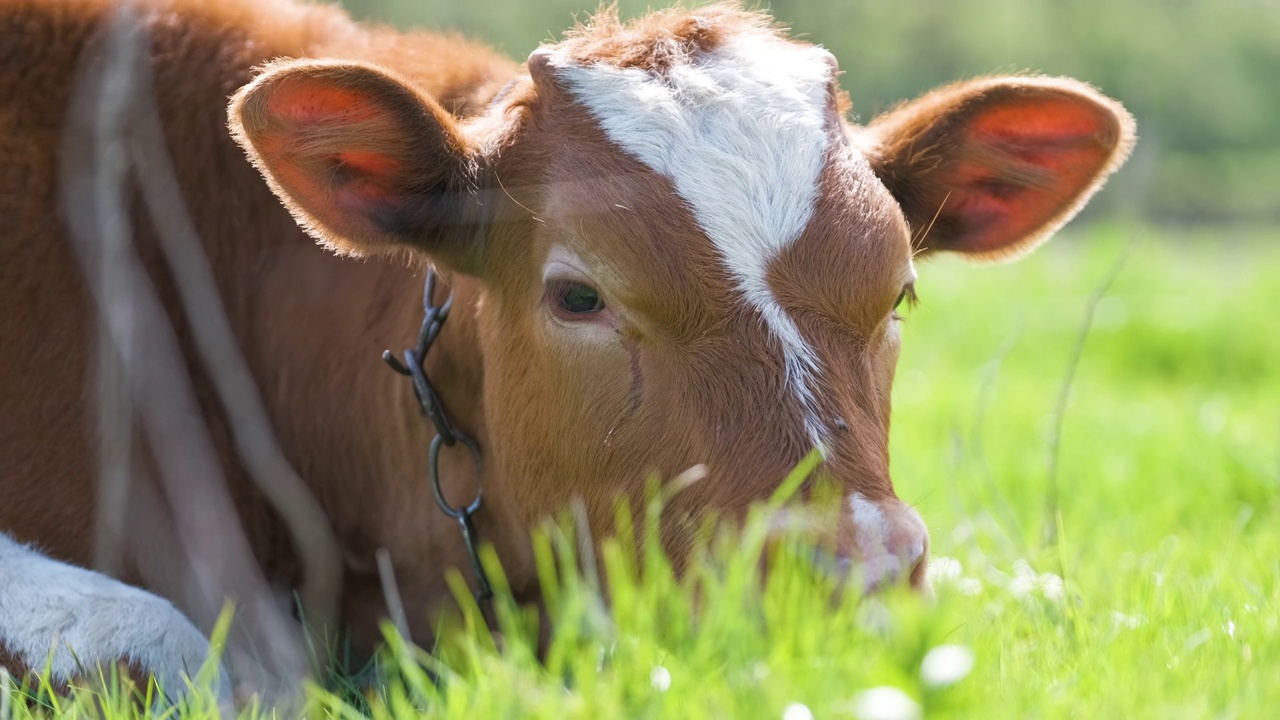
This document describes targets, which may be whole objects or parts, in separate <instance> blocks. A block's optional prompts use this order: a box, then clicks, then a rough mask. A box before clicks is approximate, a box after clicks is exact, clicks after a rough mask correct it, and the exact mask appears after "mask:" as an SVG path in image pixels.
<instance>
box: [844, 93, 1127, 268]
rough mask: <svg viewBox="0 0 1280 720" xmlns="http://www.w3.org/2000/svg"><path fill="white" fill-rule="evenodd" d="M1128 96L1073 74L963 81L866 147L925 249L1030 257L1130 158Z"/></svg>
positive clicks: (891, 121)
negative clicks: (1118, 97) (1105, 91)
mask: <svg viewBox="0 0 1280 720" xmlns="http://www.w3.org/2000/svg"><path fill="white" fill-rule="evenodd" d="M1135 127H1136V126H1135V123H1134V120H1133V117H1132V116H1131V115H1129V113H1128V112H1126V111H1125V109H1124V108H1123V107H1122V106H1121V105H1120V103H1118V102H1116V101H1114V100H1112V99H1110V98H1108V97H1106V96H1104V95H1102V94H1100V93H1098V92H1097V91H1096V90H1094V89H1093V88H1091V87H1089V86H1088V85H1086V84H1084V83H1081V82H1078V81H1076V80H1070V79H1065V78H1045V77H1007V78H987V79H983V80H974V81H970V82H963V83H958V84H956V85H952V86H949V87H944V88H941V89H939V90H935V91H933V92H932V93H929V94H927V95H925V96H924V97H921V98H919V99H917V100H914V101H912V102H909V103H906V104H904V105H902V106H900V107H899V108H897V109H895V110H892V111H890V112H888V113H886V114H885V115H882V116H880V117H878V118H876V119H875V120H873V121H872V122H871V124H870V125H868V126H867V128H866V133H867V136H866V137H865V138H864V140H865V141H866V144H865V148H866V150H867V151H868V155H869V157H870V160H871V164H872V167H873V169H874V170H875V172H876V174H877V175H878V176H879V177H880V179H881V181H882V182H884V184H885V185H886V186H888V188H889V190H890V192H892V193H893V195H894V197H896V198H897V200H898V203H899V204H900V205H901V206H902V210H903V212H904V213H905V214H906V217H907V222H908V223H909V224H910V225H911V229H912V232H913V235H914V238H913V239H914V240H915V242H916V245H917V249H918V250H920V251H921V252H931V251H935V250H950V251H954V252H959V253H962V254H965V255H967V256H970V257H972V258H975V259H984V260H986V259H998V258H1006V257H1013V256H1017V255H1021V254H1024V253H1026V252H1028V251H1030V250H1031V249H1032V248H1034V247H1035V246H1036V245H1038V244H1040V243H1041V242H1043V241H1045V240H1047V239H1048V238H1049V237H1050V236H1051V235H1052V234H1053V233H1054V231H1056V230H1057V229H1058V228H1059V227H1061V226H1062V225H1063V224H1064V223H1066V222H1067V221H1068V220H1070V219H1071V218H1072V217H1073V216H1075V214H1076V213H1077V212H1079V210H1080V208H1082V207H1083V206H1084V204H1085V203H1086V202H1088V200H1089V198H1090V197H1091V196H1092V195H1093V193H1094V192H1096V191H1097V190H1098V188H1100V187H1102V184H1103V182H1104V181H1105V180H1106V178H1107V176H1108V175H1110V174H1111V173H1112V172H1114V171H1115V170H1116V169H1117V168H1118V167H1120V165H1122V164H1123V163H1124V161H1125V158H1127V157H1128V156H1129V151H1130V150H1131V149H1132V148H1133V144H1134V137H1135V135H1134V133H1135Z"/></svg>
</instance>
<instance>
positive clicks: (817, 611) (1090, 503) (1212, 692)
mask: <svg viewBox="0 0 1280 720" xmlns="http://www.w3.org/2000/svg"><path fill="white" fill-rule="evenodd" d="M1134 237H1135V234H1134V232H1133V231H1129V230H1106V229H1095V230H1092V231H1090V232H1088V233H1087V234H1069V235H1064V236H1062V237H1060V238H1058V239H1057V240H1056V241H1055V242H1054V243H1053V244H1052V245H1050V246H1048V247H1046V248H1044V249H1042V250H1041V251H1039V252H1037V253H1036V254H1035V255H1033V256H1032V257H1030V258H1027V259H1024V260H1022V261H1020V262H1017V263H1012V264H1005V265H996V266H986V267H980V266H970V265H966V264H963V263H960V262H957V261H953V260H950V259H946V258H940V259H937V260H932V261H929V262H927V263H921V268H920V275H921V280H920V283H919V291H920V295H921V298H922V302H921V304H920V306H919V307H918V308H916V309H914V310H912V311H910V314H909V317H908V319H907V328H906V340H905V348H904V352H903V357H902V361H901V364H900V366H899V374H898V381H897V386H896V390H895V412H894V427H893V435H892V444H893V447H892V457H893V470H894V477H895V479H896V483H897V487H898V493H899V495H900V496H902V497H903V498H904V499H906V500H908V501H911V502H913V503H915V504H916V505H917V506H918V507H919V508H920V510H921V512H922V514H923V515H924V517H925V518H926V520H927V521H928V522H929V525H930V529H931V531H932V534H933V553H934V556H935V557H936V558H947V559H946V560H939V561H937V562H936V563H935V567H936V568H937V569H938V573H936V579H935V584H936V597H935V598H934V599H932V600H922V599H920V598H917V597H913V596H910V595H906V594H900V593H892V594H888V595H885V596H882V597H879V598H876V599H873V600H859V599H857V598H854V597H848V596H846V597H844V598H841V599H839V600H838V601H835V602H832V599H831V595H832V588H831V587H829V586H827V585H825V584H824V582H823V580H822V579H821V578H818V577H815V576H814V575H813V574H812V573H811V572H810V571H809V569H808V567H807V565H806V563H804V562H802V561H794V560H790V559H789V558H793V557H798V556H800V555H801V554H802V552H801V551H800V550H799V549H798V548H796V547H795V546H794V544H793V543H785V544H783V545H782V546H779V547H777V548H775V549H774V550H773V552H774V553H775V554H776V558H775V561H774V562H773V563H772V567H774V568H775V571H774V572H773V573H772V574H771V575H770V577H769V578H768V580H767V581H766V583H765V585H764V587H763V589H761V588H760V585H759V583H758V581H757V580H756V579H755V578H754V576H753V568H754V567H755V566H756V562H755V560H756V557H758V552H760V551H759V548H760V547H761V546H762V541H761V538H760V537H759V533H755V534H752V533H750V532H749V533H748V537H747V539H745V540H741V541H734V542H729V541H726V540H725V539H723V538H722V539H720V540H719V541H718V542H712V543H710V546H711V549H710V550H709V551H708V553H707V557H706V559H705V560H704V561H702V562H699V563H697V565H696V568H695V570H694V571H693V572H692V573H691V576H690V577H689V578H688V580H687V582H686V583H685V584H683V585H681V584H679V583H677V582H676V581H675V580H674V579H673V578H672V575H671V573H670V571H669V569H668V568H667V567H666V565H665V561H664V560H663V558H662V557H661V556H660V555H659V554H657V553H654V552H646V553H642V556H643V559H642V561H641V564H642V566H643V570H644V571H643V573H640V575H642V576H643V580H638V579H637V573H636V572H635V569H634V568H633V567H632V564H631V563H629V562H628V561H627V558H628V556H629V551H628V550H627V549H626V548H624V547H621V546H619V545H618V544H616V543H606V544H605V546H604V547H603V548H602V550H601V552H602V556H603V558H604V560H605V563H606V565H607V566H608V567H609V568H610V572H608V573H607V574H606V578H607V579H605V580H602V581H600V582H603V583H606V584H607V586H608V593H609V595H610V597H611V599H612V603H611V605H610V606H609V607H606V606H605V605H603V604H602V603H601V602H600V601H599V600H598V599H597V595H596V593H595V592H594V591H593V590H592V586H593V581H592V580H591V579H589V578H582V577H580V576H579V575H577V574H576V573H572V572H566V571H565V568H564V566H558V565H557V563H556V562H555V561H553V560H552V557H553V556H554V555H555V553H553V551H552V548H554V547H559V548H560V550H561V551H562V552H561V554H567V549H568V548H569V547H570V544H569V543H568V541H567V540H565V539H564V538H563V537H561V536H559V535H555V534H553V535H549V536H547V537H546V538H544V539H543V541H542V545H541V546H540V554H541V556H542V558H543V570H544V577H545V578H547V581H548V584H549V586H550V587H552V588H554V590H553V592H552V593H551V595H550V601H551V602H550V604H551V607H552V612H553V615H555V616H556V617H557V618H558V622H557V632H556V634H555V636H554V639H553V640H552V641H551V645H550V650H549V652H548V654H547V660H546V662H545V663H544V662H539V661H538V660H537V659H536V658H535V654H534V653H533V651H532V650H531V647H532V646H533V645H534V643H533V640H532V638H533V631H532V629H531V627H532V624H533V619H532V618H531V617H530V615H529V613H528V612H527V611H521V610H519V609H517V608H514V607H512V606H510V605H509V604H500V606H499V609H500V615H501V619H502V626H503V633H502V639H501V643H500V645H501V649H500V650H499V649H497V646H495V644H494V642H493V641H492V640H491V639H490V637H489V635H488V634H487V633H483V632H480V631H479V630H477V629H476V628H477V627H478V621H477V620H476V617H475V615H474V612H472V613H471V614H469V615H467V622H466V623H462V624H460V625H459V627H458V628H457V629H455V630H453V631H452V632H450V633H449V635H448V637H447V639H446V641H445V642H444V643H443V646H442V647H441V648H440V651H439V653H438V655H437V656H436V657H434V658H430V657H427V656H425V654H423V653H421V652H418V651H414V650H410V649H407V648H403V647H398V648H397V650H396V651H395V652H392V653H389V655H388V657H387V658H386V660H385V665H386V673H387V675H388V676H389V677H390V678H392V679H391V680H390V681H389V682H388V683H387V684H386V685H385V686H384V687H381V688H380V689H378V690H377V691H376V692H373V693H372V694H371V696H370V699H369V701H368V703H367V705H364V707H363V709H362V710H361V711H357V710H356V708H355V707H353V706H351V705H349V704H347V703H346V702H345V701H344V700H342V699H341V698H339V697H338V696H335V695H332V694H329V693H327V692H325V691H320V690H313V691H311V692H310V693H309V698H310V707H309V714H310V715H311V716H322V715H330V716H334V717H349V718H358V717H363V716H364V715H362V714H361V713H362V712H367V713H368V714H369V715H371V716H372V717H373V718H375V719H378V720H380V719H382V718H404V717H408V716H413V715H426V716H432V717H451V718H453V717H456V718H467V719H468V720H473V719H475V718H489V717H504V718H505V717H516V716H518V717H525V716H528V717H540V718H573V717H580V718H607V717H624V716H625V717H642V718H649V717H678V718H704V717H705V718H722V717H744V718H745V717H759V718H778V719H784V718H785V720H802V719H803V718H806V717H810V716H811V717H813V718H818V719H819V720H822V719H824V718H849V717H862V718H863V719H864V720H871V719H872V718H875V717H878V716H877V715H875V714H874V713H875V711H876V710H877V709H879V710H890V709H892V708H890V707H888V706H886V705H884V704H880V705H877V704H876V700H877V699H881V700H883V698H884V697H885V694H886V693H892V691H885V690H883V688H896V689H897V691H899V692H898V695H896V696H895V697H899V698H900V697H901V696H902V695H905V696H906V697H909V698H910V699H911V700H912V701H913V702H914V703H915V705H914V706H913V705H910V704H908V705H907V706H906V708H905V709H906V711H907V712H906V714H899V715H896V716H892V717H904V718H905V717H913V716H916V717H918V716H920V715H913V714H912V713H911V711H912V710H913V709H914V710H915V711H917V712H918V713H921V714H922V715H923V716H925V717H931V718H933V717H937V718H948V717H951V718H1014V717H1017V718H1022V717H1031V718H1080V717H1085V718H1091V717H1117V718H1119V717H1123V718H1135V717H1159V718H1178V717H1189V718H1206V717H1210V718H1236V717H1239V718H1256V717H1269V716H1273V715H1274V714H1275V708H1277V707H1280V682H1278V679H1280V582H1278V581H1280V522H1278V520H1280V518H1278V517H1277V515H1278V511H1280V492H1278V491H1280V402H1278V401H1280V319H1277V309H1278V308H1280V233H1276V232H1265V231H1258V232H1252V233H1250V232H1239V231H1232V232H1226V231H1223V232H1215V233H1210V232H1204V233H1196V234H1173V233H1169V232H1163V233H1161V232H1159V231H1148V230H1140V231H1136V245H1133V246H1132V247H1131V252H1130V254H1129V256H1128V260H1127V263H1126V264H1125V265H1124V267H1123V268H1122V269H1121V271H1120V273H1119V275H1118V276H1117V277H1116V279H1115V282H1114V283H1113V284H1112V285H1111V286H1110V289H1109V291H1108V292H1107V294H1106V295H1105V297H1104V298H1103V299H1102V300H1101V302H1099V303H1098V304H1097V305H1096V307H1094V308H1093V326H1092V329H1091V331H1090V333H1089V334H1088V336H1087V340H1086V342H1085V343H1084V345H1083V347H1082V348H1081V355H1080V361H1079V364H1078V367H1077V369H1076V372H1075V375H1074V382H1073V383H1072V385H1071V387H1070V394H1069V398H1068V402H1067V404H1066V407H1065V414H1063V415H1062V417H1061V420H1062V423H1061V428H1062V431H1061V435H1060V438H1059V443H1058V449H1059V455H1058V457H1059V462H1058V466H1057V471H1056V486H1057V493H1056V498H1057V501H1056V503H1055V502H1052V501H1051V500H1050V498H1052V497H1054V496H1055V495H1054V494H1053V493H1051V491H1050V470H1049V468H1050V464H1051V463H1050V456H1051V448H1052V447H1053V443H1054V438H1055V434H1054V428H1055V426H1056V423H1055V418H1056V413H1057V408H1058V407H1059V403H1060V393H1061V390H1062V384H1063V378H1064V377H1065V376H1066V374H1067V372H1068V366H1069V363H1070V359H1071V357H1072V354H1073V350H1074V348H1075V346H1076V342H1077V337H1078V334H1079V332H1080V328H1081V324H1082V322H1083V321H1084V320H1085V318H1086V316H1087V314H1088V312H1089V310H1090V304H1089V297H1090V294H1091V293H1093V292H1094V290H1095V288H1097V287H1098V286H1099V283H1100V282H1101V281H1102V280H1103V278H1104V277H1106V276H1107V274H1108V272H1109V270H1110V269H1111V268H1112V266H1113V263H1114V262H1115V260H1116V258H1117V257H1118V256H1119V255H1121V253H1122V252H1123V251H1124V250H1125V248H1126V247H1129V243H1130V242H1131V238H1134ZM1048 537H1056V542H1046V538H1048ZM695 597H696V600H695ZM695 605H696V606H697V608H698V612H697V613H696V614H695V612H694V607H695ZM939 646H949V647H950V650H948V651H943V652H951V653H952V656H953V657H957V656H958V657H959V658H960V659H961V660H963V659H964V658H965V657H966V656H967V655H968V654H971V656H972V658H973V661H974V662H973V666H972V671H971V672H970V673H968V674H967V676H965V677H963V678H962V679H959V680H958V681H955V682H953V683H951V684H944V685H939V684H937V683H936V682H934V683H932V684H931V682H930V681H929V680H928V678H927V677H926V676H925V675H922V668H921V665H922V663H923V662H924V659H925V657H926V656H927V654H928V653H929V652H930V651H931V650H932V649H935V648H938V647H939ZM951 646H959V647H960V648H963V650H956V649H955V647H951ZM933 657H934V659H937V658H939V657H942V656H940V655H936V654H935V655H934V656H933ZM424 667H425V668H427V669H429V670H430V671H431V672H432V673H434V674H436V675H437V676H438V677H439V678H440V683H439V684H438V685H437V684H434V683H432V682H430V681H429V680H428V676H427V675H426V674H425V671H424V669H423V668H424ZM963 669H964V668H963V663H960V666H959V670H963ZM875 688H879V689H880V690H876V691H874V692H872V693H871V694H866V693H867V691H869V690H872V689H875ZM197 699H198V698H197ZM9 700H10V705H11V710H10V712H12V713H13V715H14V717H18V718H26V717H31V716H35V717H59V718H63V717H73V716H79V715H92V714H94V713H95V712H98V710H100V709H102V708H103V707H104V706H105V709H106V712H105V713H104V714H105V715H107V716H108V717H113V718H124V717H127V716H129V715H130V714H131V713H132V711H131V710H129V709H128V708H130V707H132V706H130V705H129V704H128V703H122V702H118V701H116V700H115V699H113V700H109V701H105V702H104V701H100V700H98V699H96V698H94V697H92V696H90V695H88V694H82V695H80V696H78V697H76V698H73V699H71V700H63V701H62V702H61V704H60V705H59V707H58V709H57V710H52V709H50V707H49V705H48V703H49V702H50V701H49V699H48V698H43V699H34V698H33V696H32V694H30V693H17V692H15V693H12V694H11V695H10V696H9ZM207 712H208V707H207V706H205V707H204V708H203V710H201V708H199V707H197V708H195V709H194V710H192V711H191V712H189V713H187V715H188V716H191V717H197V716H201V715H202V714H207ZM806 713H807V714H806ZM882 717H890V715H883V716H882ZM0 720H8V718H5V717H3V716H2V715H0Z"/></svg>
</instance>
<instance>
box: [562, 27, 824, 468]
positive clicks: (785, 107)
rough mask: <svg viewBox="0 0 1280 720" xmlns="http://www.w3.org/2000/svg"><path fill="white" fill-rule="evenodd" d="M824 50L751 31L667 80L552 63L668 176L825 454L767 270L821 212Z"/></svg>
mask: <svg viewBox="0 0 1280 720" xmlns="http://www.w3.org/2000/svg"><path fill="white" fill-rule="evenodd" d="M830 57H831V56H830V54H829V53H827V51H825V50H823V49H821V48H817V47H805V46H801V45H796V44H793V43H789V42H786V41H784V40H782V39H780V38H778V37H776V36H774V35H773V34H771V33H769V32H767V31H763V30H749V31H746V32H744V33H741V34H739V35H738V36H736V37H734V38H733V39H731V40H729V41H727V42H726V43H725V44H724V45H722V46H721V47H719V48H717V49H716V50H715V51H713V52H710V53H706V54H695V56H694V57H693V58H691V59H690V60H689V61H687V62H684V63H681V64H677V65H675V66H674V67H672V68H671V69H670V71H669V72H668V73H666V74H665V75H656V74H652V73H649V72H646V71H644V70H641V69H639V68H619V67H616V66H612V65H607V64H603V63H597V64H590V65H579V64H576V63H575V61H574V60H572V59H570V58H568V57H567V56H565V55H564V54H563V53H559V54H556V55H553V56H552V65H553V66H554V67H555V68H556V76H557V77H558V78H559V79H560V80H562V81H563V82H564V83H565V84H566V85H567V87H568V89H569V90H570V92H572V93H573V95H574V97H575V98H576V99H577V100H578V101H579V102H580V103H582V104H583V105H584V106H586V108H587V109H588V110H589V111H590V112H591V113H592V115H593V116H594V117H595V118H596V120H597V121H598V122H599V123H600V125H601V127H602V128H603V130H604V132H605V135H606V136H607V137H608V138H609V139H610V140H611V141H613V142H614V143H615V144H617V145H619V146H620V147H621V148H623V149H624V150H625V151H627V152H628V153H630V154H631V155H633V156H635V157H636V158H638V159H639V160H641V161H642V162H644V163H645V164H646V165H648V166H649V167H650V168H652V169H653V170H654V171H656V172H658V173H660V174H662V175H664V176H666V177H667V178H668V179H670V180H671V181H672V183H673V184H674V185H675V188H676V191H677V192H678V193H679V194H680V196H681V198H683V200H684V201H685V203H686V204H687V205H688V206H689V208H690V209H691V210H692V211H693V215H694V218H695V219H696V220H697V222H698V224H699V225H700V226H701V228H702V230H703V231H704V232H705V233H706V234H707V236H708V237H709V238H710V239H711V242H712V243H714V245H715V247H716V249H717V250H718V251H719V253H720V257H721V258H722V260H723V262H724V264H725V266H726V268H727V269H728V271H729V272H730V274H731V275H732V276H733V277H734V278H736V279H737V281H738V286H739V288H740V289H741V291H742V294H743V297H744V299H745V300H746V302H747V303H749V304H750V305H751V306H752V307H753V308H755V309H756V310H757V311H758V312H759V313H760V316H761V318H762V319H763V321H764V324H765V326H766V327H767V328H768V329H769V331H770V332H771V333H772V334H773V336H774V337H775V338H776V339H777V341H778V343H779V345H780V346H781V347H782V352H783V356H784V359H785V362H786V371H787V381H788V384H789V385H790V387H791V388H792V391H793V392H794V393H795V394H796V396H797V397H798V398H799V400H800V402H801V405H802V406H803V407H804V413H805V427H806V430H807V431H808V434H809V439H810V440H811V441H812V442H813V444H814V445H815V446H817V447H820V448H821V447H823V445H824V443H823V438H824V437H825V435H826V429H825V425H824V424H823V423H822V422H820V421H819V420H818V413H817V403H816V400H815V397H814V392H813V388H812V383H813V380H814V379H815V378H816V376H817V374H818V372H819V364H818V358H817V356H816V355H815V353H814V351H813V349H812V348H811V347H810V346H809V345H808V343H807V342H805V339H804V337H803V336H802V335H801V334H800V330H799V328H798V327H797V326H796V324H795V322H794V321H793V320H792V319H791V317H790V316H788V315H787V313H786V311H785V310H783V308H782V306H781V305H779V304H778V302H777V300H776V299H775V297H774V295H773V291H772V289H771V288H770V287H769V284H768V280H767V273H768V268H769V263H770V262H771V261H772V260H773V259H774V258H776V257H777V256H778V254H779V253H780V252H781V251H782V250H783V249H784V248H786V247H787V246H788V245H790V244H791V243H793V242H794V241H795V240H796V238H798V237H799V236H800V233H801V232H803V231H804V228H805V226H806V225H808V224H809V219H810V217H811V216H812V215H813V208H814V204H815V201H816V199H817V194H818V176H819V173H821V171H822V167H823V163H824V159H825V157H826V151H827V146H828V144H829V136H828V133H827V129H826V116H827V112H828V110H827V108H828V102H829V100H828V87H829V83H830V81H831V76H832V69H833V64H832V63H831V60H830Z"/></svg>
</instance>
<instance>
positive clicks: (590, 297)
mask: <svg viewBox="0 0 1280 720" xmlns="http://www.w3.org/2000/svg"><path fill="white" fill-rule="evenodd" d="M555 299H556V304H557V305H558V306H559V307H560V309H561V310H562V311H564V312H565V313H568V314H570V315H585V314H587V313H594V312H599V311H601V310H603V309H604V300H602V299H601V298H600V291H598V290H596V289H595V288H593V287H591V286H590V285H584V284H582V283H574V282H569V283H564V284H562V285H560V286H559V287H557V288H555Z"/></svg>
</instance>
